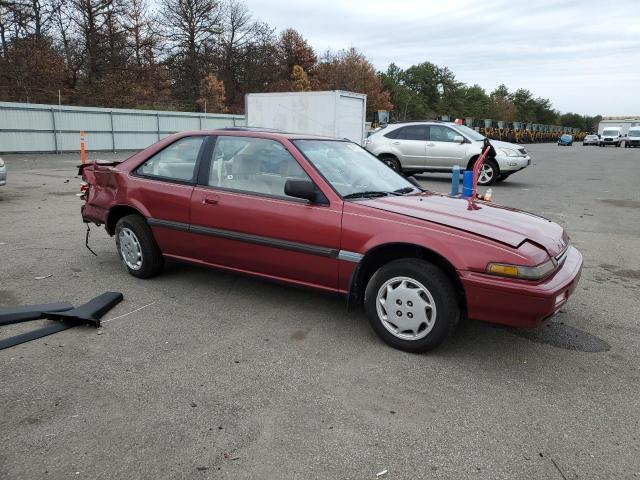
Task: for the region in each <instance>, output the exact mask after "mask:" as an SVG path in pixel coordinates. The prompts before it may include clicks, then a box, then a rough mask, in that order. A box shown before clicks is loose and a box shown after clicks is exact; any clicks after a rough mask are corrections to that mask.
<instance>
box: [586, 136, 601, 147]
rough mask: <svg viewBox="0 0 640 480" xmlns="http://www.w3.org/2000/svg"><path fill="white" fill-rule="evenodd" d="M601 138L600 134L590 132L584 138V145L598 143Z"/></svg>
mask: <svg viewBox="0 0 640 480" xmlns="http://www.w3.org/2000/svg"><path fill="white" fill-rule="evenodd" d="M599 141H600V138H599V137H598V135H593V134H589V135H586V136H585V137H584V139H583V140H582V145H585V146H586V145H598V142H599Z"/></svg>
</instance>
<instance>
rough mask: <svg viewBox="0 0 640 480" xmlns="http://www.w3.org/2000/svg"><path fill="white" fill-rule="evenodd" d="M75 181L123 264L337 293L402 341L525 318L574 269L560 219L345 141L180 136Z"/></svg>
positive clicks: (573, 281)
mask: <svg viewBox="0 0 640 480" xmlns="http://www.w3.org/2000/svg"><path fill="white" fill-rule="evenodd" d="M82 176H83V179H84V180H85V182H86V183H83V185H82V198H83V199H84V200H85V203H84V205H83V206H82V218H83V220H84V221H85V222H93V223H96V224H98V225H105V226H106V230H107V232H108V233H109V234H110V235H113V236H115V241H116V249H117V251H118V255H119V256H120V258H121V259H122V262H123V263H124V265H125V266H126V268H127V270H128V271H129V273H131V274H132V275H134V276H136V277H140V278H147V277H150V276H152V275H155V274H157V273H159V272H160V271H161V270H162V267H163V262H164V258H172V259H176V260H184V261H188V262H193V263H197V264H201V265H207V266H211V267H216V268H222V269H226V270H231V271H234V272H241V273H247V274H251V275H256V276H260V277H264V278H268V279H273V280H278V281H282V282H286V283H291V284H295V285H302V286H307V287H313V288H318V289H322V290H326V291H330V292H335V293H338V294H341V295H344V296H345V297H346V298H347V301H348V304H349V305H356V304H364V308H365V310H366V313H367V316H368V318H369V321H370V322H371V326H372V327H373V329H374V330H375V331H376V333H377V334H378V335H379V336H380V337H381V338H382V339H383V340H384V341H385V342H387V343H388V344H390V345H391V346H393V347H396V348H399V349H402V350H406V351H410V352H423V351H427V350H430V349H432V348H434V347H435V346H437V345H438V344H440V343H441V342H442V341H443V340H444V339H445V338H446V337H447V336H448V335H449V334H450V333H451V332H452V331H453V329H454V328H455V326H456V324H457V323H458V321H459V319H460V318H461V317H462V316H467V317H468V318H472V319H477V320H485V321H489V322H495V323H501V324H505V325H513V326H522V327H534V326H536V325H538V324H539V323H540V322H541V321H542V320H544V319H546V318H547V317H549V316H551V315H553V314H554V313H555V312H556V311H557V310H558V309H559V308H560V307H561V306H562V305H563V304H564V303H565V302H566V301H567V300H568V298H569V296H570V295H571V294H572V293H573V291H574V289H575V288H576V285H577V283H578V280H579V277H580V272H581V268H582V255H581V254H580V252H578V250H576V249H575V248H574V247H573V246H571V245H570V244H569V239H568V236H567V234H566V232H565V231H564V229H563V228H562V227H560V226H559V225H557V224H555V223H553V222H551V221H549V220H546V219H544V218H542V217H539V216H537V215H533V214H530V213H525V212H522V211H518V210H514V209H512V208H506V207H503V206H499V205H494V204H491V203H487V202H481V201H476V202H472V203H470V202H468V201H467V200H463V199H460V198H453V197H450V196H447V195H442V194H438V193H433V192H428V191H423V190H421V189H420V188H418V187H416V186H415V185H414V184H413V183H411V182H410V181H408V180H407V179H406V178H404V177H402V176H401V175H399V174H397V173H395V172H394V171H393V170H391V169H390V168H389V167H387V166H386V165H384V164H383V163H381V162H380V161H379V160H378V159H376V158H375V157H374V156H372V155H371V154H369V153H368V152H367V151H366V150H364V149H362V148H361V147H359V146H358V145H356V144H354V143H351V142H349V141H345V140H337V139H333V138H323V137H314V136H309V135H294V134H286V133H281V132H275V131H266V130H254V129H248V128H244V129H243V128H233V129H222V130H216V131H204V132H203V131H198V132H184V133H179V134H175V135H172V136H170V137H168V138H165V139H164V140H162V141H160V142H158V143H156V144H154V145H152V146H150V147H149V148H147V149H145V150H143V151H141V152H139V153H137V154H135V155H133V156H132V157H130V158H128V159H127V160H125V161H123V162H121V163H106V162H103V163H101V162H97V163H94V164H88V165H86V166H85V167H84V168H83V169H82Z"/></svg>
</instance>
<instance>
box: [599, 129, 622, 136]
mask: <svg viewBox="0 0 640 480" xmlns="http://www.w3.org/2000/svg"><path fill="white" fill-rule="evenodd" d="M618 133H619V132H618V130H604V131H603V132H602V135H606V136H608V137H615V136H617V135H618Z"/></svg>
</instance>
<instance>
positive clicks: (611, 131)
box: [598, 127, 623, 147]
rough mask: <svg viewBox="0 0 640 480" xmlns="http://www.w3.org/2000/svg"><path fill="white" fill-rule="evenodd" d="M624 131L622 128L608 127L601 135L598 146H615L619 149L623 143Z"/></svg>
mask: <svg viewBox="0 0 640 480" xmlns="http://www.w3.org/2000/svg"><path fill="white" fill-rule="evenodd" d="M622 138H623V137H622V129H621V128H620V127H606V128H605V129H604V130H603V131H602V135H600V142H599V143H598V145H600V146H601V147H606V146H607V145H615V146H616V147H619V146H620V144H621V143H622Z"/></svg>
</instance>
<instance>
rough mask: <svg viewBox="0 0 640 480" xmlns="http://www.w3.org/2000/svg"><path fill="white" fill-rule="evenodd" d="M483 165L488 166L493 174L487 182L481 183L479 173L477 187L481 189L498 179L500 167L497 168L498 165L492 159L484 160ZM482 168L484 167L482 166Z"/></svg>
mask: <svg viewBox="0 0 640 480" xmlns="http://www.w3.org/2000/svg"><path fill="white" fill-rule="evenodd" d="M474 163H475V162H474ZM484 163H485V165H488V166H490V167H491V168H492V169H493V174H492V176H491V178H490V179H489V180H488V181H481V180H480V178H481V177H482V175H481V174H480V173H479V174H478V185H481V186H483V187H488V186H489V185H493V184H494V183H495V182H496V181H497V180H498V178H500V167H498V164H497V163H496V161H495V160H494V159H493V158H486V159H485V160H484ZM483 167H484V165H483ZM471 168H473V165H472V166H471Z"/></svg>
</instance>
